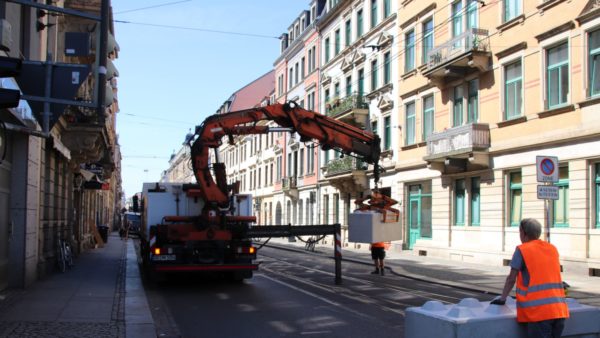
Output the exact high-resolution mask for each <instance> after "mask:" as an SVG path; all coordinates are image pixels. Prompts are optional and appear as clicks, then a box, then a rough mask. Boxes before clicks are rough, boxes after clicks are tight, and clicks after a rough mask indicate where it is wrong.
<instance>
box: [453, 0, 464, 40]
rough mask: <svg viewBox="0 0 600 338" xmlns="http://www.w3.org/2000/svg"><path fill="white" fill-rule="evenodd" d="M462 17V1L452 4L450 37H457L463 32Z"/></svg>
mask: <svg viewBox="0 0 600 338" xmlns="http://www.w3.org/2000/svg"><path fill="white" fill-rule="evenodd" d="M462 15H463V10H462V0H458V1H456V2H455V3H453V4H452V37H456V36H459V35H461V34H462V32H463V22H462Z"/></svg>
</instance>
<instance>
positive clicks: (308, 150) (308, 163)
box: [306, 144, 315, 174]
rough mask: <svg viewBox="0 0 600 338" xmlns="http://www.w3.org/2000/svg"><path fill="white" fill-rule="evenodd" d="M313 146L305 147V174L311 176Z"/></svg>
mask: <svg viewBox="0 0 600 338" xmlns="http://www.w3.org/2000/svg"><path fill="white" fill-rule="evenodd" d="M314 147H315V146H314V145H313V144H309V145H308V146H307V147H306V173H307V174H312V172H313V170H314V168H313V167H314V166H315V165H314V163H313V162H314V154H315V152H314Z"/></svg>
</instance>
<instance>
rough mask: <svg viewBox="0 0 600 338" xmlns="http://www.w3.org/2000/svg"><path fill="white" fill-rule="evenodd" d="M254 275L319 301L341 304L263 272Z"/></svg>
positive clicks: (335, 304)
mask: <svg viewBox="0 0 600 338" xmlns="http://www.w3.org/2000/svg"><path fill="white" fill-rule="evenodd" d="M256 276H257V277H259V276H260V277H263V278H266V279H268V280H270V281H272V282H275V283H278V284H281V285H283V286H287V287H288V288H290V289H292V290H296V291H298V292H300V293H303V294H305V295H308V296H311V297H313V298H315V299H318V300H320V301H323V302H325V303H327V304H330V305H333V306H338V307H342V305H341V304H340V303H336V302H334V301H332V300H329V299H327V298H323V297H321V296H319V295H317V294H315V293H312V292H310V291H306V290H304V289H301V288H299V287H296V286H293V285H292V284H289V283H286V282H283V281H280V280H277V279H275V278H272V277H269V276H267V275H264V274H257V275H256Z"/></svg>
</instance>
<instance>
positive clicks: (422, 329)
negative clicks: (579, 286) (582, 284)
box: [405, 298, 600, 338]
mask: <svg viewBox="0 0 600 338" xmlns="http://www.w3.org/2000/svg"><path fill="white" fill-rule="evenodd" d="M567 304H568V306H569V313H570V318H569V319H567V320H566V322H565V329H564V331H563V337H577V338H600V308H597V307H593V306H588V305H583V304H579V302H577V301H576V300H575V299H573V298H567ZM516 316H517V310H516V302H515V300H514V299H512V298H509V299H507V300H506V305H490V303H489V302H480V301H478V300H477V299H475V298H465V299H463V300H461V301H460V302H459V303H458V304H446V305H445V304H442V303H441V302H439V301H429V302H427V303H425V304H424V305H423V306H421V307H411V308H408V309H407V310H406V321H405V323H406V329H405V337H406V338H432V337H436V338H481V337H486V338H527V334H526V331H525V326H524V325H520V324H519V323H517V320H516Z"/></svg>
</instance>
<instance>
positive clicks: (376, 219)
mask: <svg viewBox="0 0 600 338" xmlns="http://www.w3.org/2000/svg"><path fill="white" fill-rule="evenodd" d="M381 218H382V214H381V213H378V212H374V211H355V212H353V213H351V214H350V215H349V217H348V241H350V242H356V243H374V242H391V241H397V240H401V239H402V227H401V226H400V222H383V221H382V219H381Z"/></svg>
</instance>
